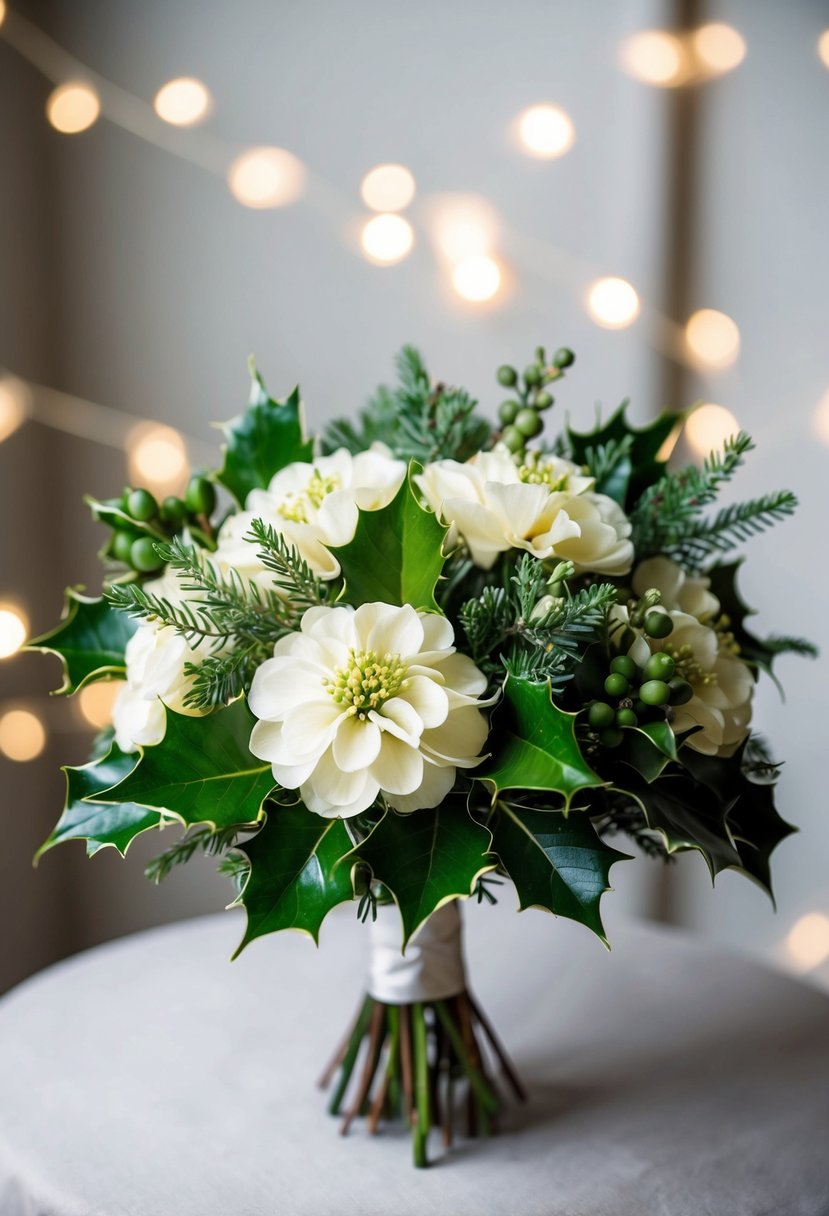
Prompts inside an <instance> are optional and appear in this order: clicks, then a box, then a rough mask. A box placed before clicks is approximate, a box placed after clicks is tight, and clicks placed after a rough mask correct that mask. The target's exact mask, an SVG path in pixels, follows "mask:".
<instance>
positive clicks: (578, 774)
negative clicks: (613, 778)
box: [471, 676, 604, 813]
mask: <svg viewBox="0 0 829 1216" xmlns="http://www.w3.org/2000/svg"><path fill="white" fill-rule="evenodd" d="M575 726H576V715H575V714H569V713H566V712H565V711H564V710H563V709H559V707H558V706H557V705H556V703H555V702H554V701H553V699H552V695H551V691H550V684H549V681H548V682H547V683H546V684H534V683H532V682H531V681H529V680H524V679H521V678H519V677H516V676H508V677H507V681H506V684H505V685H504V696H503V698H502V701H501V704H500V705H499V706H498V708H497V709H496V711H495V713H494V715H493V721H492V732H491V734H490V738H489V743H488V745H487V746H489V747H491V749H492V754H491V755H490V757H489V759H488V760H485V761H484V762H483V764H482V765H480V766H479V767H478V768H476V769H475V770H474V771H473V772H472V774H471V775H472V776H473V777H475V779H476V780H478V781H483V782H484V783H485V784H486V785H487V786H488V787H489V788H490V790H491V791H492V795H493V801H494V799H495V797H496V796H497V795H498V794H501V793H503V791H504V790H544V791H545V792H547V793H557V794H560V795H561V796H562V798H563V799H564V805H563V808H562V809H563V810H564V811H565V813H566V812H567V811H568V810H569V808H570V804H571V802H572V799H573V797H574V795H575V794H577V793H578V792H579V791H580V790H584V789H589V788H590V787H591V786H599V785H603V784H604V782H603V781H602V778H601V777H600V776H599V775H598V774H597V773H595V772H594V771H593V769H592V768H591V767H590V765H589V764H588V763H587V761H586V760H585V758H584V756H583V755H582V752H581V748H580V747H579V743H578V740H577V739H576V730H575Z"/></svg>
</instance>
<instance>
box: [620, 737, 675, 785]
mask: <svg viewBox="0 0 829 1216" xmlns="http://www.w3.org/2000/svg"><path fill="white" fill-rule="evenodd" d="M617 756H618V759H619V760H620V761H621V762H622V763H624V764H629V765H630V766H631V767H632V768H635V769H636V771H637V773H639V774H640V775H641V776H642V777H644V778H645V780H646V781H647V782H648V783H650V782H651V781H655V780H656V778H657V777H659V776H661V774H662V773H663V771H664V769H665V767H666V765H668V764H670V763H671V761H673V762H674V763H676V762H677V754H676V736H675V735H674V732H673V731H672V730H671V728H670V726H669V725H668V723H667V722H648V723H646V724H645V725H644V726H634V727H625V729H624V730H623V732H622V745H621V747H620V748H619V751H618V753H617Z"/></svg>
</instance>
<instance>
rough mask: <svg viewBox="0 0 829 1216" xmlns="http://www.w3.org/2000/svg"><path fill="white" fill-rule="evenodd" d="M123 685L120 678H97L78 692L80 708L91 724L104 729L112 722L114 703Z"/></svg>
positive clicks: (98, 728)
mask: <svg viewBox="0 0 829 1216" xmlns="http://www.w3.org/2000/svg"><path fill="white" fill-rule="evenodd" d="M122 687H123V684H122V682H121V681H120V680H97V681H96V682H95V683H94V684H87V685H86V687H85V688H82V689H81V691H80V692H79V693H78V701H77V704H78V708H79V710H80V712H81V715H82V716H83V717H84V718H85V719H86V721H87V722H88V723H89V724H90V726H94V727H95V728H96V729H97V730H103V728H104V727H105V726H109V724H110V723H111V722H112V703H113V701H114V700H115V698H116V696H117V695H118V691H119V689H121V688H122Z"/></svg>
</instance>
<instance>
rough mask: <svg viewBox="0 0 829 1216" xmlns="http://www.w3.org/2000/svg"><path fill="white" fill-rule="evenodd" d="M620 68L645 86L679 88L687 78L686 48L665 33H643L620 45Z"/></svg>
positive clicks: (657, 31)
mask: <svg viewBox="0 0 829 1216" xmlns="http://www.w3.org/2000/svg"><path fill="white" fill-rule="evenodd" d="M621 62H622V67H623V68H624V69H625V71H626V72H627V73H628V74H629V75H631V76H634V77H635V78H636V79H637V80H641V81H643V83H644V84H655V85H659V86H660V87H662V88H667V87H671V86H674V85H678V84H682V83H683V81H684V80H685V79H686V77H687V72H688V68H687V59H686V54H685V48H684V46H683V45H682V42H681V41H680V39H679V38H677V36H676V34H669V33H668V32H667V30H642V31H641V32H640V33H638V34H632V35H631V37H630V38H627V39H626V40H625V41H624V43H623V44H622V51H621Z"/></svg>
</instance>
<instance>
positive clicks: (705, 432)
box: [685, 402, 740, 457]
mask: <svg viewBox="0 0 829 1216" xmlns="http://www.w3.org/2000/svg"><path fill="white" fill-rule="evenodd" d="M739 429H740V424H739V423H738V421H737V419H736V418H735V417H734V415H733V414H732V413H731V410H727V409H726V408H725V406H724V405H714V404H713V403H711V402H708V403H706V404H705V405H700V406H698V407H697V408H696V409H695V410H694V412H693V414H691V416H690V417H689V418H688V421H687V422H686V423H685V438H686V440H687V442H688V446H689V447H690V448H691V449H692V450H693V451H694V453H695V454H696V455H697V456H701V457H705V456H709V455H710V454H711V452H717V451H719V450H720V449H721V448H722V446H723V444H724V443H725V441H726V439H731V438H732V437H733V436H734V435H736V434H737V432H738V431H739Z"/></svg>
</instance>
